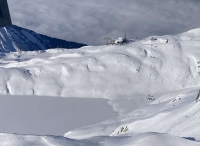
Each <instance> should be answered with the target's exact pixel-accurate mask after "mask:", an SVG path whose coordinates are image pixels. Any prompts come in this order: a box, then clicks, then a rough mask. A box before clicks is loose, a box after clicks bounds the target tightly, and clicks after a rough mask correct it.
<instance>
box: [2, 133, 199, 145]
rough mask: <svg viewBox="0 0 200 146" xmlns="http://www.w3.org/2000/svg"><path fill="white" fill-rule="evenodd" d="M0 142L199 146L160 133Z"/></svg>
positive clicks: (8, 137)
mask: <svg viewBox="0 0 200 146" xmlns="http://www.w3.org/2000/svg"><path fill="white" fill-rule="evenodd" d="M0 141H1V146H14V145H15V146H23V145H28V146H36V145H37V146H122V145H125V146H155V145H159V146H199V144H198V143H197V142H193V141H190V140H187V139H184V138H179V137H175V136H172V135H169V134H159V133H144V134H138V135H136V136H123V137H106V136H104V137H93V138H90V139H84V140H72V139H68V138H64V137H55V136H22V135H14V134H0Z"/></svg>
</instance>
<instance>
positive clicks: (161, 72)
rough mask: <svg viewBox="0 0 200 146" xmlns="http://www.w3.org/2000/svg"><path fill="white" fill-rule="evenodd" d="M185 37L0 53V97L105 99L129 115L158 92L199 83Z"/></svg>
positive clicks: (192, 43)
mask: <svg viewBox="0 0 200 146" xmlns="http://www.w3.org/2000/svg"><path fill="white" fill-rule="evenodd" d="M193 31H194V33H193V34H194V35H195V34H196V33H197V32H199V31H200V30H199V29H197V30H193ZM190 33H191V32H190ZM186 35H187V33H184V34H181V35H177V36H163V37H159V38H160V39H161V38H162V39H161V40H162V41H161V42H159V39H158V40H156V41H151V42H150V43H146V42H148V41H149V40H151V39H150V38H147V39H144V40H141V41H139V42H135V43H131V44H128V45H126V46H123V45H122V46H97V47H93V46H87V47H83V48H80V49H76V50H65V49H53V50H46V51H36V52H14V53H8V54H3V53H2V54H1V57H0V63H1V64H0V67H1V70H0V73H1V75H2V78H1V79H0V94H11V95H42V96H43V95H44V96H45V95H47V96H49V95H50V96H62V97H86V98H88V97H89V98H108V99H112V101H111V103H113V104H115V103H116V104H115V105H116V106H115V107H114V108H115V110H118V111H121V112H129V111H131V110H133V109H135V108H137V107H138V105H139V106H140V105H141V104H142V105H145V104H147V102H146V99H147V100H151V98H156V95H158V94H161V93H164V92H168V91H173V90H179V89H184V88H190V87H195V86H199V85H200V81H199V80H198V79H199V77H200V76H199V75H200V74H199V67H198V66H199V61H200V57H199V56H200V51H199V47H200V44H199V41H198V40H191V39H192V38H193V37H194V36H193V37H192V38H191V39H188V40H182V39H181V36H186ZM163 39H168V40H169V42H168V43H163ZM196 39H198V36H197V38H196ZM77 89H78V90H77ZM150 96H155V97H150ZM149 97H150V98H149ZM122 98H123V99H124V100H123V101H118V100H121V99H122ZM145 98H146V99H145ZM131 101H132V103H131ZM119 103H120V104H121V105H123V104H124V105H127V104H130V103H131V105H130V106H131V107H130V106H125V108H124V105H123V106H120V105H119ZM132 104H134V105H132ZM128 107H130V109H129V108H128Z"/></svg>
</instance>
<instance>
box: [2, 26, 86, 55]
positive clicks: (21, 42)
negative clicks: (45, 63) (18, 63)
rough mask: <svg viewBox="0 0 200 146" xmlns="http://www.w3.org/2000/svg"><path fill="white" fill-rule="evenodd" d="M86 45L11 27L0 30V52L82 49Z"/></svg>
mask: <svg viewBox="0 0 200 146" xmlns="http://www.w3.org/2000/svg"><path fill="white" fill-rule="evenodd" d="M83 46H86V45H85V44H80V43H75V42H68V41H65V40H60V39H56V38H51V37H48V36H45V35H41V34H37V33H36V32H34V31H31V30H28V29H25V28H21V27H18V26H16V25H11V26H7V27H3V28H0V52H15V51H36V50H46V49H50V48H68V49H74V48H80V47H83Z"/></svg>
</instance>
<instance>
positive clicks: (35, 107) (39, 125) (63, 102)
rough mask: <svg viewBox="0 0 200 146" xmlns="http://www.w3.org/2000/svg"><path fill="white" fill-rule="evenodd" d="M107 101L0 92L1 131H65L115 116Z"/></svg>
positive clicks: (37, 132) (35, 132) (45, 132)
mask: <svg viewBox="0 0 200 146" xmlns="http://www.w3.org/2000/svg"><path fill="white" fill-rule="evenodd" d="M107 102H108V101H107V100H106V99H83V98H60V97H39V96H2V95H1V96H0V117H1V118H0V123H1V124H0V132H5V133H20V134H36V135H63V134H64V133H65V132H66V131H69V130H73V129H75V128H78V127H83V126H87V125H91V124H95V123H97V122H101V121H104V120H107V119H110V118H115V117H116V116H117V115H118V114H117V113H116V112H114V111H113V109H112V107H111V106H110V105H109V104H108V103H107ZM102 107H103V108H102ZM101 113H104V114H101Z"/></svg>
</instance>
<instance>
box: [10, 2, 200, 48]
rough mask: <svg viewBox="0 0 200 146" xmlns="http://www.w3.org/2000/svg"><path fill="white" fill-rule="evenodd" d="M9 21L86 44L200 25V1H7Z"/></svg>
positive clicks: (192, 27) (182, 29)
mask: <svg viewBox="0 0 200 146" xmlns="http://www.w3.org/2000/svg"><path fill="white" fill-rule="evenodd" d="M8 3H9V7H10V12H11V18H12V22H13V24H15V25H18V26H20V27H24V28H27V29H31V30H33V31H36V32H38V33H41V34H45V35H48V36H51V37H56V38H60V39H64V40H67V41H75V42H80V43H85V44H88V45H102V44H105V43H106V42H105V40H104V38H105V37H113V38H117V37H122V36H123V34H124V32H125V30H126V31H127V37H128V38H130V39H134V38H136V37H137V38H139V39H142V38H145V37H148V36H152V35H167V34H177V33H182V32H185V31H188V30H191V29H194V28H198V27H200V19H199V18H200V0H101V1H99V0H84V1H83V0H34V1H33V0H8Z"/></svg>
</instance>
